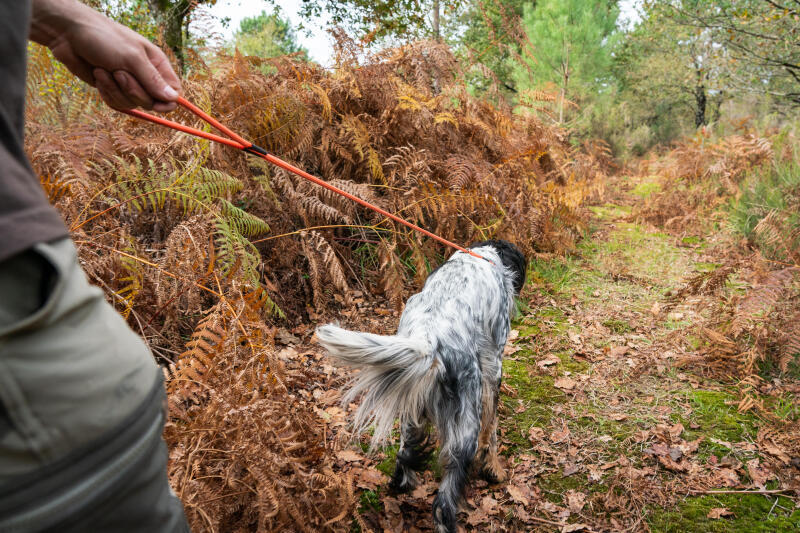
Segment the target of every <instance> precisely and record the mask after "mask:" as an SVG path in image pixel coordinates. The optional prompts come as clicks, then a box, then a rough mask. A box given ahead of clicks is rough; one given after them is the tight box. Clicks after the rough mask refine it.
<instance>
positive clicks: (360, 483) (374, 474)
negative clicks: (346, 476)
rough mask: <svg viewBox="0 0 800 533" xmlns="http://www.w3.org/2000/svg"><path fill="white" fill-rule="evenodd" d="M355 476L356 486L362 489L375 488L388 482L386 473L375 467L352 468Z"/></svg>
mask: <svg viewBox="0 0 800 533" xmlns="http://www.w3.org/2000/svg"><path fill="white" fill-rule="evenodd" d="M351 472H352V473H353V475H354V476H355V480H356V486H357V487H359V488H362V489H367V490H375V489H377V488H378V487H380V486H383V485H384V484H385V483H386V480H387V478H386V475H385V474H384V473H383V472H381V471H380V470H376V469H374V468H361V469H358V468H355V469H353V470H351Z"/></svg>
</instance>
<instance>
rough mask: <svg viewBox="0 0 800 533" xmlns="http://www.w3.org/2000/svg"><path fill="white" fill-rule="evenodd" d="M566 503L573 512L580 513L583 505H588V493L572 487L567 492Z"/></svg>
mask: <svg viewBox="0 0 800 533" xmlns="http://www.w3.org/2000/svg"><path fill="white" fill-rule="evenodd" d="M566 503H567V507H569V510H570V511H571V512H573V513H576V514H577V513H580V512H581V510H582V509H583V506H584V505H586V494H584V493H583V492H578V491H577V490H572V489H570V490H568V491H567V494H566Z"/></svg>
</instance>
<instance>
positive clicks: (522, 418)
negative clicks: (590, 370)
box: [500, 358, 566, 454]
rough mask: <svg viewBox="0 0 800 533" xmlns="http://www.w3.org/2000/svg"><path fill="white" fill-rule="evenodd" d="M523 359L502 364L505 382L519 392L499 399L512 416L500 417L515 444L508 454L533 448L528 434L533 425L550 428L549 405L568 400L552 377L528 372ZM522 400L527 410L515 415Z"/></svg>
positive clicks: (509, 438) (507, 436) (508, 435)
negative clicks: (554, 384) (554, 383)
mask: <svg viewBox="0 0 800 533" xmlns="http://www.w3.org/2000/svg"><path fill="white" fill-rule="evenodd" d="M520 359H522V358H520ZM520 359H518V360H514V361H512V360H510V359H506V360H505V361H503V380H504V381H505V382H506V383H507V384H508V385H509V386H511V387H512V388H514V389H515V390H516V391H517V396H516V397H513V398H512V397H511V396H506V395H502V396H501V398H500V401H501V402H503V404H504V406H505V408H506V409H507V412H508V413H509V414H507V415H504V416H502V417H501V418H500V423H501V424H502V425H503V428H504V429H505V431H506V432H505V438H506V440H508V441H510V442H511V444H512V445H511V446H510V448H509V449H508V450H507V451H506V453H508V454H514V453H517V452H518V451H521V449H528V448H530V443H529V441H528V431H529V430H530V428H531V426H539V427H547V426H548V424H549V422H550V418H552V409H551V408H550V406H552V405H553V404H556V403H561V402H564V401H565V400H566V395H565V394H564V393H563V392H562V391H560V390H559V389H557V388H556V387H554V386H553V382H554V379H553V378H552V377H551V376H548V375H536V374H531V373H529V372H528V363H527V362H526V361H524V360H520ZM519 401H522V402H523V404H524V405H525V410H524V411H522V412H521V413H516V412H515V410H516V409H517V407H518V406H519Z"/></svg>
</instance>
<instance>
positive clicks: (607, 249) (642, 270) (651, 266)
mask: <svg viewBox="0 0 800 533" xmlns="http://www.w3.org/2000/svg"><path fill="white" fill-rule="evenodd" d="M595 246H596V252H593V255H594V256H595V258H594V260H593V261H592V266H593V268H595V269H597V270H599V271H601V272H604V273H607V274H608V275H610V276H612V277H613V276H615V275H617V274H619V273H621V272H622V273H626V274H629V275H632V276H635V277H637V278H640V279H643V280H647V281H648V282H650V283H652V284H653V285H657V286H671V285H674V284H675V283H677V282H679V281H680V280H681V279H682V278H683V276H684V274H685V272H686V258H685V257H684V254H683V253H682V252H681V250H680V249H679V248H677V247H676V246H674V245H673V244H672V238H671V237H670V236H669V235H666V234H664V233H660V232H648V231H645V229H644V228H643V227H642V226H640V225H638V224H631V223H627V222H620V223H617V229H616V230H614V231H612V232H611V233H610V234H609V235H608V238H607V239H606V241H604V242H600V243H597V244H595ZM587 259H589V258H588V257H587Z"/></svg>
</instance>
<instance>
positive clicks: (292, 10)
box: [206, 0, 333, 66]
mask: <svg viewBox="0 0 800 533" xmlns="http://www.w3.org/2000/svg"><path fill="white" fill-rule="evenodd" d="M275 4H276V5H278V6H280V8H281V11H282V13H283V16H284V17H285V18H288V19H289V20H290V21H291V23H292V27H293V28H295V29H296V28H297V27H298V26H299V25H300V23H301V22H304V25H305V26H306V28H307V30H303V31H296V34H297V40H298V41H300V44H301V45H303V46H305V47H306V49H307V50H308V52H309V54H310V55H311V58H312V59H314V60H315V61H317V62H318V63H320V64H322V65H325V66H330V62H331V57H332V55H333V45H332V44H331V40H330V36H329V35H328V32H327V31H325V28H324V24H314V23H311V22H307V21H303V20H301V19H300V17H299V16H298V14H297V11H298V9H299V7H300V2H299V0H295V1H292V0H276V1H275ZM206 9H207V10H208V11H209V12H210V13H211V14H212V15H214V16H215V17H217V18H218V19H222V18H224V17H230V19H231V21H230V24H229V25H228V27H227V28H224V27H223V26H222V24H221V23H219V22H218V23H217V24H216V25H215V27H214V30H215V31H218V32H220V33H221V34H222V35H223V36H224V37H225V38H226V39H230V38H231V37H232V36H233V32H234V31H235V30H236V29H238V28H239V23H240V22H241V21H242V19H243V18H245V17H252V16H255V15H258V14H259V13H261V11H266V12H267V13H271V12H272V6H271V4H270V2H267V1H265V0H218V1H217V3H216V4H214V5H213V6H211V7H210V8H206ZM309 31H310V35H308V33H309Z"/></svg>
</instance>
